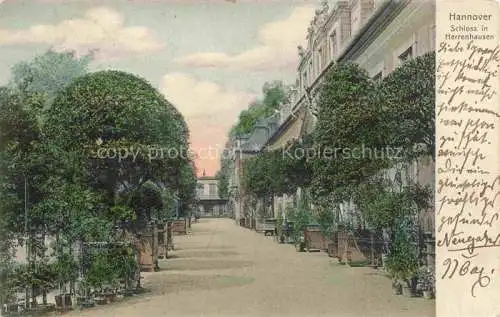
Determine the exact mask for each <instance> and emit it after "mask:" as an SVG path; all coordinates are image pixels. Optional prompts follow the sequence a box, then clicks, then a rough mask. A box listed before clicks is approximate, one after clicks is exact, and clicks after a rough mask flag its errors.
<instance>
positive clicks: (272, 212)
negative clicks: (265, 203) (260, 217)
mask: <svg viewBox="0 0 500 317" xmlns="http://www.w3.org/2000/svg"><path fill="white" fill-rule="evenodd" d="M271 218H275V215H274V194H272V195H271Z"/></svg>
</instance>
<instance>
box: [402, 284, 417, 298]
mask: <svg viewBox="0 0 500 317" xmlns="http://www.w3.org/2000/svg"><path fill="white" fill-rule="evenodd" d="M402 289H403V296H404V297H414V296H415V294H414V292H413V289H412V288H411V287H410V286H408V285H403V287H402Z"/></svg>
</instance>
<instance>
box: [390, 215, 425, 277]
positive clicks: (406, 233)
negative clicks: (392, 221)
mask: <svg viewBox="0 0 500 317" xmlns="http://www.w3.org/2000/svg"><path fill="white" fill-rule="evenodd" d="M409 219H410V218H409V217H401V218H399V219H398V223H397V230H396V235H395V239H394V243H393V245H392V247H391V251H390V253H389V256H388V258H387V268H388V270H389V272H391V274H392V275H393V276H394V277H395V278H397V279H400V280H402V281H405V282H406V283H409V282H410V280H411V279H412V278H414V277H416V276H417V273H418V269H419V263H418V245H417V241H416V237H415V234H413V232H412V231H413V230H412V228H413V227H414V224H413V223H412V222H411V221H410V220H409Z"/></svg>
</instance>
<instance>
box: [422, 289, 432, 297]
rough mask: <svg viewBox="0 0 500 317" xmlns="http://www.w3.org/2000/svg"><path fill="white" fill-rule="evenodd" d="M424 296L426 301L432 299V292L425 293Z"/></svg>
mask: <svg viewBox="0 0 500 317" xmlns="http://www.w3.org/2000/svg"><path fill="white" fill-rule="evenodd" d="M422 293H423V296H424V298H425V299H432V297H433V296H432V292H431V291H423V292H422Z"/></svg>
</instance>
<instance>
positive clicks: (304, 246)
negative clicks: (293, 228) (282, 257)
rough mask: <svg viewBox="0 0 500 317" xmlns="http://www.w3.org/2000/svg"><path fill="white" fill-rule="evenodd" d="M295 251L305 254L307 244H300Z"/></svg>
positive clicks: (296, 245)
mask: <svg viewBox="0 0 500 317" xmlns="http://www.w3.org/2000/svg"><path fill="white" fill-rule="evenodd" d="M295 249H296V250H297V251H298V252H304V251H305V250H306V243H305V242H299V243H297V244H295Z"/></svg>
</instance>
